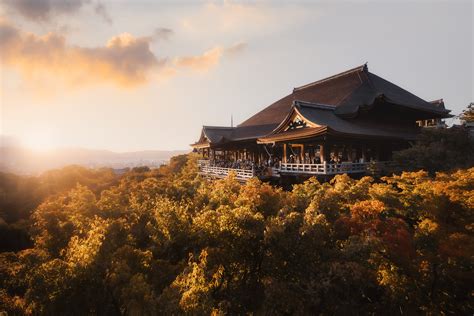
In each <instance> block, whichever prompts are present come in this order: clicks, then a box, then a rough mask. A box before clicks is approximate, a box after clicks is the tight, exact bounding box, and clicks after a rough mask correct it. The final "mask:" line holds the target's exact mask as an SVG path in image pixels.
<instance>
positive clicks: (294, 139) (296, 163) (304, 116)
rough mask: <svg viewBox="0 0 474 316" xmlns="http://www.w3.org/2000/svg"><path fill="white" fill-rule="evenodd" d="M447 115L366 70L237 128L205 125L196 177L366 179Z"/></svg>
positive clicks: (302, 92) (300, 93)
mask: <svg viewBox="0 0 474 316" xmlns="http://www.w3.org/2000/svg"><path fill="white" fill-rule="evenodd" d="M449 112H450V111H449V110H447V109H446V108H445V106H444V102H443V101H442V100H436V101H432V102H428V101H425V100H423V99H421V98H419V97H417V96H416V95H414V94H412V93H410V92H408V91H406V90H404V89H402V88H400V87H398V86H397V85H395V84H393V83H391V82H389V81H387V80H385V79H383V78H381V77H379V76H377V75H375V74H373V73H371V72H369V70H368V67H367V64H365V65H362V66H359V67H356V68H353V69H350V70H347V71H345V72H342V73H340V74H337V75H334V76H331V77H328V78H325V79H322V80H319V81H316V82H312V83H309V84H306V85H304V86H301V87H298V88H294V89H293V92H292V93H291V94H289V95H287V96H285V97H284V98H282V99H280V100H278V101H276V102H275V103H273V104H271V105H269V106H267V107H266V108H264V109H263V110H261V111H260V112H258V113H257V114H255V115H253V116H252V117H250V118H249V119H247V120H246V121H244V122H243V123H241V124H240V125H238V126H236V127H224V126H203V128H202V132H201V135H200V137H199V140H198V141H197V142H196V143H194V144H192V145H191V146H192V147H193V148H194V151H197V152H199V153H200V154H201V155H202V158H203V159H202V160H200V161H199V168H200V173H201V174H203V175H207V176H211V177H224V176H226V175H227V174H229V173H230V172H235V173H236V175H237V178H239V179H241V180H245V179H248V178H250V177H253V176H258V177H262V178H265V177H270V178H271V177H286V176H289V177H291V176H295V175H296V176H312V175H316V176H317V175H326V176H327V175H334V174H339V173H358V174H363V173H365V172H366V171H367V170H368V167H369V166H370V165H373V164H378V163H384V162H388V161H390V160H391V158H392V153H393V152H394V151H397V150H400V149H403V148H407V147H408V146H410V144H411V143H412V142H413V141H414V140H415V139H416V137H417V134H418V133H419V131H420V129H421V128H423V127H426V126H441V125H442V124H443V123H442V119H443V118H448V117H451V115H450V114H449Z"/></svg>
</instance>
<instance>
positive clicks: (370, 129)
mask: <svg viewBox="0 0 474 316" xmlns="http://www.w3.org/2000/svg"><path fill="white" fill-rule="evenodd" d="M294 111H296V112H297V113H298V114H299V115H301V116H302V117H303V118H304V119H305V120H307V121H309V122H311V123H313V125H315V126H316V127H306V128H299V129H294V130H287V131H282V127H284V126H279V128H277V129H275V130H274V131H273V132H272V133H270V134H268V135H266V136H264V137H261V138H260V139H259V141H260V142H272V141H282V140H289V139H295V138H309V137H314V136H318V135H324V134H329V135H331V134H332V135H346V136H363V137H371V138H391V139H403V140H414V139H415V138H416V135H417V133H418V128H417V127H416V126H414V125H413V126H400V125H390V124H387V123H377V122H373V121H372V122H367V121H361V120H353V119H343V118H341V117H339V116H338V115H336V113H335V108H331V107H328V106H325V105H320V104H315V103H308V102H300V101H295V102H294V103H293V110H292V111H290V112H289V114H288V117H291V116H292V114H293V112H294Z"/></svg>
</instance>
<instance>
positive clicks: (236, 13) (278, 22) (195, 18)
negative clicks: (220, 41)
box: [180, 1, 322, 38]
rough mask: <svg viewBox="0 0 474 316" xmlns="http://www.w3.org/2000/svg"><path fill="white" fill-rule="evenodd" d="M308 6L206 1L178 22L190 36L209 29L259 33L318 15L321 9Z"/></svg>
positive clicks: (226, 33) (212, 31) (227, 33)
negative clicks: (311, 8)
mask: <svg viewBox="0 0 474 316" xmlns="http://www.w3.org/2000/svg"><path fill="white" fill-rule="evenodd" d="M316 4H317V2H315V4H308V6H309V5H316ZM308 6H301V5H299V4H298V3H292V2H291V1H283V2H279V1H276V2H272V1H239V2H236V1H209V2H205V3H204V4H203V5H201V6H199V7H198V9H197V10H195V11H192V12H191V13H190V14H187V15H186V16H183V17H182V18H181V19H180V25H181V27H182V28H183V30H184V31H186V32H188V33H190V34H192V35H193V36H196V35H198V34H207V33H209V34H214V35H219V34H220V35H222V36H227V37H228V36H230V35H236V36H242V35H245V37H246V38H251V37H261V36H262V35H265V34H268V33H274V32H278V31H279V30H288V29H290V28H292V27H293V26H295V25H300V24H301V22H302V21H311V20H314V19H315V18H318V16H319V15H320V14H321V10H322V9H321V8H319V9H318V11H317V12H316V13H315V12H314V10H309V9H308Z"/></svg>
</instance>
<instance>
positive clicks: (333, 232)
mask: <svg viewBox="0 0 474 316" xmlns="http://www.w3.org/2000/svg"><path fill="white" fill-rule="evenodd" d="M194 159H195V158H194V157H192V156H179V157H176V158H175V159H173V160H172V161H171V164H170V166H166V167H162V168H160V169H156V170H150V169H148V168H138V169H134V170H131V171H130V172H128V173H126V174H124V175H123V176H121V177H119V178H118V177H116V176H113V175H112V174H110V175H109V174H108V172H107V171H106V170H103V171H99V172H93V171H87V169H86V170H82V169H81V170H79V169H65V170H63V171H56V173H53V174H51V177H49V178H34V179H24V181H26V182H25V184H24V185H31V187H32V190H33V188H34V190H33V191H32V192H36V191H35V190H39V189H38V188H41V190H40V191H41V192H43V193H35V194H38V199H33V200H32V201H30V200H28V198H30V197H26V196H25V197H22V196H18V197H17V198H16V200H15V201H17V203H25V205H23V204H21V205H20V206H21V207H22V209H25V210H28V209H29V208H32V207H33V209H34V211H33V213H32V215H31V219H30V224H31V225H30V228H29V229H30V230H29V232H30V234H31V238H32V247H31V248H27V249H24V250H21V251H17V252H3V253H1V254H0V311H7V312H8V313H9V314H10V313H11V314H16V313H17V314H52V315H63V314H100V315H103V314H117V315H119V314H132V315H142V314H143V315H147V314H148V315H156V314H214V315H218V314H246V313H254V314H259V315H260V314H300V315H301V314H323V315H351V314H360V315H365V314H400V315H402V314H403V315H406V314H409V315H410V314H419V313H425V314H431V315H439V314H452V315H470V314H472V313H473V311H474V307H473V305H472V284H474V277H473V274H472V256H473V255H474V239H473V229H474V226H473V217H474V213H473V209H474V168H471V169H461V170H458V171H453V172H449V173H438V174H436V175H435V176H430V175H428V173H426V172H424V171H419V172H410V173H402V174H400V175H395V176H390V177H385V178H382V179H373V178H371V177H364V178H362V179H360V180H354V179H351V178H349V177H348V176H337V177H335V178H334V179H333V180H332V181H331V182H330V183H324V184H321V183H319V182H318V181H316V180H314V179H310V180H308V181H306V182H305V183H303V184H299V185H295V186H294V187H293V189H292V190H290V191H284V190H282V189H280V188H276V187H273V186H270V185H269V184H266V183H262V182H260V181H259V180H256V179H252V180H250V181H249V182H247V183H246V184H245V185H241V184H239V183H238V182H237V181H236V180H235V179H234V178H232V177H230V178H227V179H224V180H219V181H207V180H205V179H202V178H200V177H199V176H197V174H196V168H195V165H196V164H195V161H194ZM71 170H76V173H75V176H71V175H69V176H67V177H61V176H59V175H60V174H61V172H64V173H67V172H71ZM84 172H86V173H87V172H89V173H87V174H89V176H88V177H82V176H78V175H82V174H83V173H84ZM60 179H63V180H64V181H65V182H64V183H63V182H61V181H60ZM65 179H69V180H70V181H66V180H65ZM71 179H72V180H71ZM78 179H79V180H78ZM53 180H54V181H53ZM29 181H33V183H30V182H29ZM38 181H39V182H41V185H39V184H38V183H37V182H38ZM53 183H55V184H54V185H53ZM17 191H18V190H17ZM18 192H19V191H18ZM2 194H3V196H4V197H5V196H9V197H11V195H10V194H9V192H2ZM33 196H36V195H33ZM40 200H41V201H40ZM18 201H20V202H18ZM35 203H38V204H39V205H37V207H36V206H35ZM2 211H3V214H4V215H5V214H6V210H5V209H3V210H2ZM10 220H12V219H10Z"/></svg>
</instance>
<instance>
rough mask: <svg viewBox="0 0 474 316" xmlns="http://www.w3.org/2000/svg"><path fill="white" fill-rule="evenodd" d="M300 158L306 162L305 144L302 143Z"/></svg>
mask: <svg viewBox="0 0 474 316" xmlns="http://www.w3.org/2000/svg"><path fill="white" fill-rule="evenodd" d="M300 159H301V163H304V144H303V145H301V153H300Z"/></svg>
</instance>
